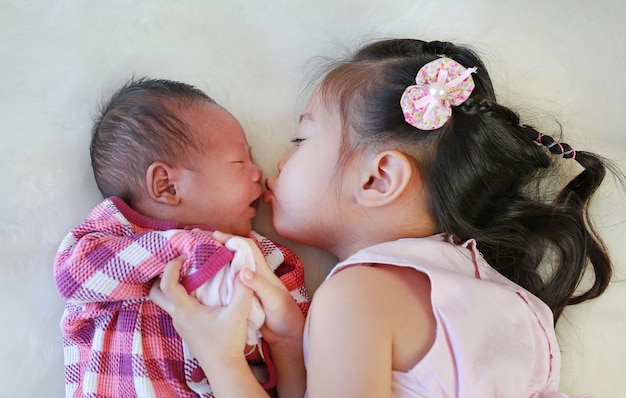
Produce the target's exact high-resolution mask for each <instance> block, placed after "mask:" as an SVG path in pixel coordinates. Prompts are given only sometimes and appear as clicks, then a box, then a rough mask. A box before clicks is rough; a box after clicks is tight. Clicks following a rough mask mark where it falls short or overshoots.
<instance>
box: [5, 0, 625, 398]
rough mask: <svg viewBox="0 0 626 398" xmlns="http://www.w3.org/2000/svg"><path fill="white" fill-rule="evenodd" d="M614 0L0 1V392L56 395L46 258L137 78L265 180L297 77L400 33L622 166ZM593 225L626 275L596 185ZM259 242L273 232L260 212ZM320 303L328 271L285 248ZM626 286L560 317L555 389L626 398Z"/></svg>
mask: <svg viewBox="0 0 626 398" xmlns="http://www.w3.org/2000/svg"><path fill="white" fill-rule="evenodd" d="M625 16H626V15H625V14H624V6H623V4H622V2H621V1H620V0H599V2H589V1H578V0H575V1H566V0H557V1H550V2H545V1H534V0H533V1H527V2H516V1H497V0H487V1H479V0H472V1H451V0H440V1H436V2H435V1H425V0H424V1H415V0H401V1H393V2H390V1H385V0H345V1H342V2H339V3H338V2H336V1H334V0H332V1H331V0H317V1H313V2H296V1H286V0H276V1H272V2H263V3H262V2H250V1H243V0H235V1H213V0H208V1H203V0H196V1H192V0H189V1H181V2H170V1H166V0H155V1H136V2H84V1H80V0H66V1H55V2H43V1H36V0H2V1H0V37H2V40H1V41H0V142H1V144H0V170H2V172H3V173H5V177H6V178H5V179H4V180H3V181H4V183H3V184H2V185H0V198H1V199H0V253H2V257H3V259H2V261H0V267H1V272H2V278H0V317H1V318H0V324H1V325H2V326H1V328H0V397H40V396H46V397H62V396H63V394H64V392H63V391H64V390H63V366H62V365H63V352H62V343H61V334H60V329H59V320H60V317H61V313H62V311H63V302H62V300H61V299H60V298H59V296H58V294H57V293H56V289H55V286H54V282H53V279H52V261H53V257H54V254H55V252H56V249H57V247H58V245H59V243H60V241H61V239H62V238H63V237H64V236H65V234H66V233H67V232H68V231H69V230H70V228H71V227H73V226H74V225H75V224H77V223H78V222H80V221H81V220H82V219H83V218H84V217H85V216H86V215H87V212H88V211H89V210H90V209H91V208H92V207H93V206H94V205H95V204H96V203H98V202H99V201H100V195H99V193H98V191H97V189H96V187H95V183H94V181H93V176H92V173H91V168H90V164H89V154H88V146H89V139H90V127H91V121H92V117H93V115H94V113H95V110H96V109H97V108H98V105H99V104H100V102H101V101H102V99H103V98H105V97H107V96H108V94H109V93H111V92H112V91H113V90H115V89H116V88H118V87H119V86H120V85H121V84H122V83H124V82H125V81H126V80H128V79H129V78H130V77H131V76H132V75H135V76H143V75H147V76H151V77H162V78H170V79H175V80H181V81H184V82H187V83H191V84H195V85H197V86H198V87H200V88H201V89H203V90H205V91H206V92H207V93H208V94H209V95H210V96H212V97H213V98H214V99H216V100H217V101H218V102H219V103H221V104H222V105H224V106H225V107H226V108H227V109H229V110H230V111H231V112H232V113H233V114H234V115H235V116H236V117H238V118H239V120H240V121H241V123H242V125H243V126H244V128H245V130H246V132H247V134H248V137H249V141H250V143H251V145H252V147H253V154H254V156H255V158H256V160H257V162H258V163H259V165H260V166H261V167H262V168H263V170H264V172H265V174H266V175H267V174H272V173H274V172H275V170H276V163H277V161H278V160H279V158H280V157H281V156H282V154H283V153H285V152H286V150H287V148H288V147H289V145H290V144H289V139H290V138H291V137H292V134H293V133H294V131H295V126H296V122H297V115H298V114H299V112H300V111H301V110H302V106H303V103H304V100H305V99H306V93H307V85H306V82H308V81H309V79H310V78H311V77H312V76H313V74H312V73H311V72H312V71H314V70H315V69H316V67H317V66H318V65H319V64H322V63H323V62H324V58H320V56H322V57H331V58H335V57H337V56H340V55H342V54H343V53H344V51H345V49H351V48H354V47H355V46H356V45H357V44H359V43H360V42H362V41H363V40H369V39H373V38H381V37H390V36H393V37H399V36H409V37H417V38H423V39H428V40H434V39H441V40H450V41H458V42H462V43H467V44H470V45H473V46H474V47H475V48H476V49H477V50H478V51H479V53H480V54H482V55H483V57H484V60H485V62H486V63H487V66H488V67H489V68H490V71H491V73H492V75H493V76H492V77H493V79H494V83H495V85H496V89H497V91H498V93H499V95H500V98H501V99H502V100H504V101H505V102H506V103H509V104H513V105H516V106H520V107H521V109H522V111H523V112H522V120H523V121H524V122H526V123H529V124H534V125H535V126H537V127H540V128H543V129H545V130H546V131H547V132H548V133H553V132H554V130H555V129H557V128H558V125H557V124H556V123H554V122H551V120H552V119H551V118H552V117H554V118H556V119H557V120H559V121H560V123H561V125H562V128H563V131H564V132H565V133H566V134H567V135H568V137H570V138H569V139H568V143H570V144H572V146H574V147H575V148H577V149H581V150H582V149H587V150H591V151H595V152H598V153H601V154H604V155H605V156H607V157H609V158H612V159H615V160H617V161H619V162H621V163H620V165H621V167H622V170H623V169H624V164H625V163H624V159H626V146H625V144H624V142H625V141H624V129H625V128H626V123H625V122H624V93H626V79H625V78H624V69H625V67H626V26H625V25H624V23H623V19H624V17H625ZM602 192H603V193H602V194H601V196H602V197H601V198H600V200H599V201H597V202H596V207H595V208H594V216H595V217H596V220H597V225H598V227H599V229H600V231H601V232H602V233H603V234H604V236H605V238H606V241H607V243H608V245H609V247H610V250H611V252H612V255H613V257H614V259H615V262H616V266H617V268H618V269H617V275H616V278H617V279H623V278H624V276H625V275H626V262H625V260H624V257H625V256H626V248H625V246H624V244H623V242H622V240H623V238H624V237H625V236H626V226H625V224H626V216H625V214H626V209H625V207H626V206H625V205H624V203H623V197H624V196H623V195H624V193H623V192H622V191H619V190H617V189H616V188H612V187H607V188H606V189H604V190H603V191H602ZM256 228H257V230H259V232H262V233H265V234H266V235H269V236H273V235H272V234H273V232H272V229H271V225H270V219H269V214H268V211H267V209H264V211H263V212H262V214H261V215H260V216H259V217H258V219H257V227H256ZM283 243H286V244H287V246H289V247H291V248H293V249H294V250H295V251H296V252H297V253H298V254H299V255H300V256H301V257H302V259H303V262H304V263H305V267H306V269H307V283H308V285H309V287H310V290H311V291H313V290H314V289H315V287H316V286H317V285H318V284H319V282H320V281H321V280H322V279H323V278H324V276H325V275H326V273H327V272H328V270H329V269H330V267H331V266H332V265H333V259H332V257H331V256H329V255H328V254H326V253H323V252H320V251H319V250H315V249H311V248H305V247H302V246H300V245H296V244H293V243H290V242H284V241H283ZM624 330H626V286H624V284H623V283H620V282H616V283H614V284H613V285H612V286H611V287H610V288H609V290H608V292H607V293H606V294H605V295H604V296H602V297H601V298H599V299H597V300H595V301H593V302H590V303H588V304H583V305H580V306H577V307H572V308H570V309H568V310H567V311H566V313H565V316H564V317H563V318H562V320H561V321H560V325H559V328H558V331H559V337H560V344H561V349H562V351H563V369H562V390H563V391H564V392H568V393H594V394H596V395H597V396H598V397H623V396H626V379H625V378H624V374H623V372H624V369H626V343H624V337H623V333H624Z"/></svg>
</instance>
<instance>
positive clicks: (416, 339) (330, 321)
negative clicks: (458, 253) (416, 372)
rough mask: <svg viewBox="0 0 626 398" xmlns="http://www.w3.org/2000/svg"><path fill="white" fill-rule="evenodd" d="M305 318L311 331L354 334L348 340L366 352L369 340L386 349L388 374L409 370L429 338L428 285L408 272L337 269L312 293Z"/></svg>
mask: <svg viewBox="0 0 626 398" xmlns="http://www.w3.org/2000/svg"><path fill="white" fill-rule="evenodd" d="M311 312H312V318H311V320H312V325H315V324H316V323H317V322H320V323H322V324H323V325H320V324H318V325H317V326H321V327H323V328H324V329H325V330H326V331H327V332H330V330H332V332H331V333H332V334H330V333H329V334H330V335H334V336H336V335H337V334H338V333H339V334H340V333H344V332H345V331H358V333H355V334H354V335H353V336H352V337H351V339H353V340H359V339H362V340H363V341H362V343H363V344H367V345H368V346H369V347H372V339H376V341H378V342H380V343H381V344H383V345H384V344H386V348H384V349H387V350H389V354H391V358H392V363H391V367H392V369H394V370H402V371H406V370H407V369H410V368H411V367H413V366H414V365H415V364H416V363H417V362H418V361H419V360H420V359H421V358H422V357H423V356H424V355H425V354H426V352H427V351H428V349H429V348H430V346H431V345H432V343H433V341H434V338H435V329H436V322H435V318H434V315H433V312H432V304H431V301H430V281H429V278H428V276H427V275H426V274H424V273H422V272H419V271H417V270H415V269H413V268H407V267H397V266H393V265H386V264H372V263H368V264H355V265H351V266H348V267H345V268H342V269H341V270H340V271H338V272H336V273H335V274H334V275H333V277H332V278H329V279H327V280H326V281H325V282H324V283H323V284H322V285H321V286H320V287H319V288H318V290H317V291H316V292H315V296H314V300H313V304H312V307H311ZM320 314H321V315H320ZM329 329H330V330H329ZM364 331H365V332H364ZM348 333H350V332H348ZM346 337H348V336H346ZM353 343H355V344H357V343H356V341H353Z"/></svg>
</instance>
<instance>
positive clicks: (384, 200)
mask: <svg viewBox="0 0 626 398" xmlns="http://www.w3.org/2000/svg"><path fill="white" fill-rule="evenodd" d="M412 173H413V169H412V168H411V162H410V161H409V160H408V159H407V157H406V155H404V154H403V153H401V152H398V151H395V150H389V151H384V152H381V153H379V154H377V155H376V156H375V157H374V158H372V159H368V160H367V163H366V165H365V168H364V170H363V172H362V176H361V180H360V186H359V190H358V194H357V203H358V204H360V205H361V206H365V207H379V206H384V205H387V204H389V203H391V202H393V201H394V200H396V199H397V198H398V197H399V196H400V195H401V194H402V193H403V192H404V190H405V189H406V187H407V185H408V184H409V182H410V181H411V175H412Z"/></svg>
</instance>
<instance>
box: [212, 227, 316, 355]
mask: <svg viewBox="0 0 626 398" xmlns="http://www.w3.org/2000/svg"><path fill="white" fill-rule="evenodd" d="M213 237H214V238H215V239H216V240H217V241H219V242H221V243H226V241H227V240H228V239H230V238H231V237H233V235H230V234H226V233H223V232H220V231H215V232H213ZM243 239H245V240H246V241H247V243H248V244H249V245H250V249H251V250H252V253H253V255H254V262H255V269H256V271H254V272H253V271H252V270H251V269H249V268H243V269H242V270H241V272H240V273H239V279H240V280H241V281H242V282H243V284H244V285H246V286H247V287H248V288H250V289H252V290H253V291H254V293H255V294H256V296H257V297H258V298H259V301H260V302H261V306H262V307H263V311H264V312H265V324H264V325H263V326H262V327H261V334H262V335H263V339H265V341H266V342H267V343H268V344H270V346H273V345H276V344H279V343H280V342H281V341H283V340H290V341H296V342H298V344H299V345H300V346H301V344H302V331H303V330H304V314H302V311H300V308H299V307H298V305H297V304H296V302H295V300H294V299H293V297H292V296H291V294H289V291H288V290H287V288H286V287H285V285H284V284H283V283H282V282H281V280H280V279H279V278H278V277H277V276H276V274H275V273H274V271H272V270H271V269H270V267H269V266H268V265H267V262H266V261H265V257H264V256H263V253H261V250H260V249H259V248H258V246H257V245H256V244H255V243H254V241H253V240H252V239H247V238H243Z"/></svg>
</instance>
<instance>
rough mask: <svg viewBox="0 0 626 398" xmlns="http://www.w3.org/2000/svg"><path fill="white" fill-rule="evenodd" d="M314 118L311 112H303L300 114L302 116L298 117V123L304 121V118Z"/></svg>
mask: <svg viewBox="0 0 626 398" xmlns="http://www.w3.org/2000/svg"><path fill="white" fill-rule="evenodd" d="M305 119H306V120H313V118H312V117H311V114H310V113H308V112H307V113H303V114H301V115H300V118H299V119H298V124H300V123H302V121H303V120H305Z"/></svg>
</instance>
